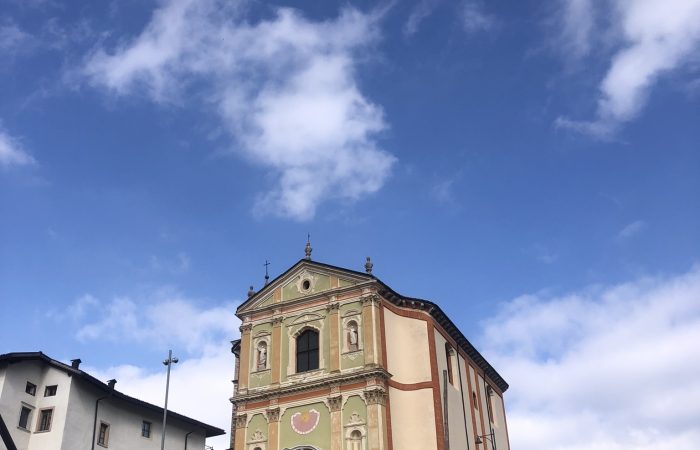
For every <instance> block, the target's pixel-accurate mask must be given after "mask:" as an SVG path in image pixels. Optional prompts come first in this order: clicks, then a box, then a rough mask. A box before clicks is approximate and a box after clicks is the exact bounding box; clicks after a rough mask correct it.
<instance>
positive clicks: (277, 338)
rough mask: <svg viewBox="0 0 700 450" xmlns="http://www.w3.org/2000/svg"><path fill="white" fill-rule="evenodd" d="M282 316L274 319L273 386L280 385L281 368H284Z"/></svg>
mask: <svg viewBox="0 0 700 450" xmlns="http://www.w3.org/2000/svg"><path fill="white" fill-rule="evenodd" d="M283 320H284V318H283V317H282V316H276V317H273V318H272V348H271V349H270V350H271V352H270V353H272V374H271V381H272V384H273V385H278V384H279V383H280V377H281V367H282V321H283Z"/></svg>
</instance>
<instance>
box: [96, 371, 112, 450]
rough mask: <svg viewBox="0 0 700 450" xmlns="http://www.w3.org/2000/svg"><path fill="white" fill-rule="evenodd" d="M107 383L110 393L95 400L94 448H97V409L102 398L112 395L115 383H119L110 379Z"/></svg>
mask: <svg viewBox="0 0 700 450" xmlns="http://www.w3.org/2000/svg"><path fill="white" fill-rule="evenodd" d="M107 383H108V386H109V389H110V392H109V395H105V396H104V397H100V398H98V399H97V400H95V417H94V418H93V420H92V447H91V448H92V450H95V435H96V434H97V409H98V408H99V406H100V402H101V401H102V400H104V399H107V398H109V397H111V396H112V394H113V393H114V385H115V384H117V380H109V381H108V382H107Z"/></svg>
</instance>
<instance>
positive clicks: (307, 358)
mask: <svg viewBox="0 0 700 450" xmlns="http://www.w3.org/2000/svg"><path fill="white" fill-rule="evenodd" d="M316 369H318V332H316V331H314V330H306V331H304V332H303V333H301V334H300V335H299V336H298V337H297V372H308V371H310V370H316Z"/></svg>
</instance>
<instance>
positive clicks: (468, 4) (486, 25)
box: [462, 0, 497, 33]
mask: <svg viewBox="0 0 700 450" xmlns="http://www.w3.org/2000/svg"><path fill="white" fill-rule="evenodd" d="M496 25H497V21H496V18H495V17H493V16H492V15H490V14H487V13H486V12H485V11H484V6H483V3H482V2H480V1H478V0H466V1H465V2H464V3H463V7H462V26H463V27H464V30H465V31H466V32H467V33H477V32H480V31H489V30H492V29H493V28H494V27H495V26H496Z"/></svg>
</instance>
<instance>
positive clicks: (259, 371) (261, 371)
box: [250, 369, 272, 375]
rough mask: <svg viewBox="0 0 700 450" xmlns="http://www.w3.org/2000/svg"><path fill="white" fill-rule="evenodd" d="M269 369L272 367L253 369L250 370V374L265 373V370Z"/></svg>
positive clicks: (268, 370)
mask: <svg viewBox="0 0 700 450" xmlns="http://www.w3.org/2000/svg"><path fill="white" fill-rule="evenodd" d="M271 370H272V369H260V370H253V371H251V372H250V374H251V375H252V374H254V373H265V372H270V371H271Z"/></svg>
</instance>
